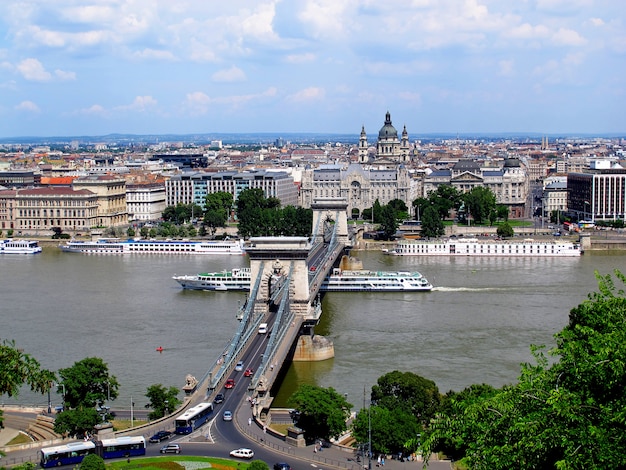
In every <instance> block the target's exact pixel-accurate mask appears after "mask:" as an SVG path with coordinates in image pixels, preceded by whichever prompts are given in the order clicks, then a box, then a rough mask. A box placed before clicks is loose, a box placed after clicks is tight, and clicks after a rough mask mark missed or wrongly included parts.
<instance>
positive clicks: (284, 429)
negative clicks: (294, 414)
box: [272, 424, 293, 436]
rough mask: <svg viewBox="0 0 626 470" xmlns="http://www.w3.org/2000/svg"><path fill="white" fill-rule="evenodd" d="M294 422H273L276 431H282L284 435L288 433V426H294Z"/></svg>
mask: <svg viewBox="0 0 626 470" xmlns="http://www.w3.org/2000/svg"><path fill="white" fill-rule="evenodd" d="M292 426H293V424H272V429H273V430H274V431H276V432H279V433H281V434H282V435H284V436H286V435H287V428H290V427H292Z"/></svg>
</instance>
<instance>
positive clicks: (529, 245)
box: [385, 238, 582, 257]
mask: <svg viewBox="0 0 626 470" xmlns="http://www.w3.org/2000/svg"><path fill="white" fill-rule="evenodd" d="M385 253H387V254H389V255H395V256H509V257H513V256H514V257H518V256H527V257H543V256H559V257H560V256H580V255H581V254H582V250H581V247H580V245H579V244H578V243H573V242H569V241H561V240H558V241H554V240H547V241H539V240H534V239H532V238H526V239H524V240H520V241H513V240H489V239H486V240H479V239H477V238H448V239H441V240H400V241H398V242H397V243H396V245H395V246H394V247H393V249H391V250H389V251H385Z"/></svg>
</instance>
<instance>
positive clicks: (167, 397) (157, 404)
mask: <svg viewBox="0 0 626 470" xmlns="http://www.w3.org/2000/svg"><path fill="white" fill-rule="evenodd" d="M146 397H147V398H148V400H150V401H149V402H148V404H147V405H146V408H149V409H150V408H151V409H152V411H151V412H150V413H149V414H148V419H150V420H155V419H159V418H162V417H163V416H165V415H166V412H169V413H171V412H173V411H174V410H176V409H177V408H178V407H179V406H180V404H181V401H180V400H179V399H178V388H176V387H170V388H165V387H164V386H163V385H161V384H156V385H150V386H149V387H148V391H147V392H146Z"/></svg>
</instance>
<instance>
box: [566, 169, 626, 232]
mask: <svg viewBox="0 0 626 470" xmlns="http://www.w3.org/2000/svg"><path fill="white" fill-rule="evenodd" d="M567 206H568V210H569V213H570V214H574V215H576V216H577V217H578V219H579V220H591V221H592V222H595V221H597V220H618V219H621V220H624V218H625V217H626V169H601V170H595V171H592V170H589V171H588V172H585V173H570V174H568V175H567Z"/></svg>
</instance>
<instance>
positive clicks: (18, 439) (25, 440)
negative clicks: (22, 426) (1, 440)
mask: <svg viewBox="0 0 626 470" xmlns="http://www.w3.org/2000/svg"><path fill="white" fill-rule="evenodd" d="M31 442H33V440H32V439H31V438H30V437H28V436H27V435H26V434H24V433H23V432H21V433H19V434H18V435H17V436H15V437H14V438H13V439H11V441H10V442H8V443H7V445H8V446H17V445H20V444H29V443H31Z"/></svg>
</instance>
